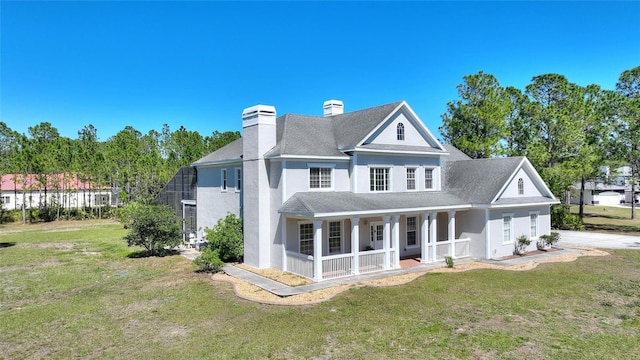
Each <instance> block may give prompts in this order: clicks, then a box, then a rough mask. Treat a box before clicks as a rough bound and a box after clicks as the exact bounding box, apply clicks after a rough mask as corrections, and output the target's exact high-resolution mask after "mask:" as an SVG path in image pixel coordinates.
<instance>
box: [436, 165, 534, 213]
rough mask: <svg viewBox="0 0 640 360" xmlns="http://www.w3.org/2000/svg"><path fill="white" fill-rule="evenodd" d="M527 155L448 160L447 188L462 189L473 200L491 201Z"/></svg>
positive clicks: (473, 202)
mask: <svg viewBox="0 0 640 360" xmlns="http://www.w3.org/2000/svg"><path fill="white" fill-rule="evenodd" d="M523 159H524V158H523V157H521V156H518V157H511V158H494V159H471V160H459V161H447V162H446V163H445V167H446V170H445V176H444V178H445V180H444V186H443V190H445V191H451V192H455V193H458V194H460V196H461V197H463V198H465V199H467V201H468V202H470V203H472V204H490V203H491V201H493V199H494V198H495V197H496V195H498V192H499V191H500V190H501V189H502V187H503V186H504V185H505V184H506V182H507V181H508V180H509V177H510V176H511V175H512V174H513V173H514V172H515V171H516V169H517V168H518V166H519V165H520V163H521V162H522V160H523ZM480 184H482V185H481V186H480Z"/></svg>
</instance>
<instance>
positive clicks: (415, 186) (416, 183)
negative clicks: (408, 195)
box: [404, 166, 420, 191]
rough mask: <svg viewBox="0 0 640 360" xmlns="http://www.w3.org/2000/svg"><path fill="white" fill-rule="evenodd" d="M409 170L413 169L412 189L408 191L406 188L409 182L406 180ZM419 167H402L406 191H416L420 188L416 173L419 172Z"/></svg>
mask: <svg viewBox="0 0 640 360" xmlns="http://www.w3.org/2000/svg"><path fill="white" fill-rule="evenodd" d="M409 169H413V189H409V188H408V186H407V181H408V180H409V179H408V178H407V170H409ZM419 169H420V167H418V166H405V167H404V182H405V190H406V191H418V190H419V189H420V186H418V185H419V184H420V183H419V182H418V173H419V172H420V170H419Z"/></svg>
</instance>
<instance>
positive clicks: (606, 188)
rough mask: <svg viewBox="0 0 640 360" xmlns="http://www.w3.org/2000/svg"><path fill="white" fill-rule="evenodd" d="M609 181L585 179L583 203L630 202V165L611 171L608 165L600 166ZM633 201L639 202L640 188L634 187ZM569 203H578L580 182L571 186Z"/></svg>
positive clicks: (612, 203) (616, 203)
mask: <svg viewBox="0 0 640 360" xmlns="http://www.w3.org/2000/svg"><path fill="white" fill-rule="evenodd" d="M602 172H603V174H604V176H605V177H606V178H607V179H609V181H607V182H604V181H600V180H596V181H587V182H586V183H585V184H584V190H585V191H584V203H585V204H586V205H620V204H630V203H631V199H632V195H631V193H632V189H631V167H629V166H623V167H620V168H618V169H616V171H615V172H613V173H612V172H611V171H610V170H609V167H608V166H603V167H602ZM635 190H636V191H635V202H636V203H639V202H640V190H639V189H638V186H636V189H635ZM571 203H572V204H580V183H577V184H575V185H573V186H572V191H571Z"/></svg>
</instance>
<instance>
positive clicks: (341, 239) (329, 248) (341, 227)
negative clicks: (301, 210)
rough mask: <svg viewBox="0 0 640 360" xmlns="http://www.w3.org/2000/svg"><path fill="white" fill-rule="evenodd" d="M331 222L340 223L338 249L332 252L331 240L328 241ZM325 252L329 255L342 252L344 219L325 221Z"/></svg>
mask: <svg viewBox="0 0 640 360" xmlns="http://www.w3.org/2000/svg"><path fill="white" fill-rule="evenodd" d="M332 222H337V223H340V250H338V251H334V252H331V242H330V236H331V223H332ZM327 253H328V254H329V255H332V254H343V253H344V220H337V221H335V220H334V221H327Z"/></svg>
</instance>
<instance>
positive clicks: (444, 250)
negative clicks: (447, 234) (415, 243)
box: [436, 241, 451, 260]
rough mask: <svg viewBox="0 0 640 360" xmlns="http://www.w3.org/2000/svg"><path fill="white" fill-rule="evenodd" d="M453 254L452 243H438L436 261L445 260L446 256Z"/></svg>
mask: <svg viewBox="0 0 640 360" xmlns="http://www.w3.org/2000/svg"><path fill="white" fill-rule="evenodd" d="M449 254H451V243H450V242H448V241H440V242H437V243H436V260H443V259H444V257H445V256H449Z"/></svg>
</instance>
